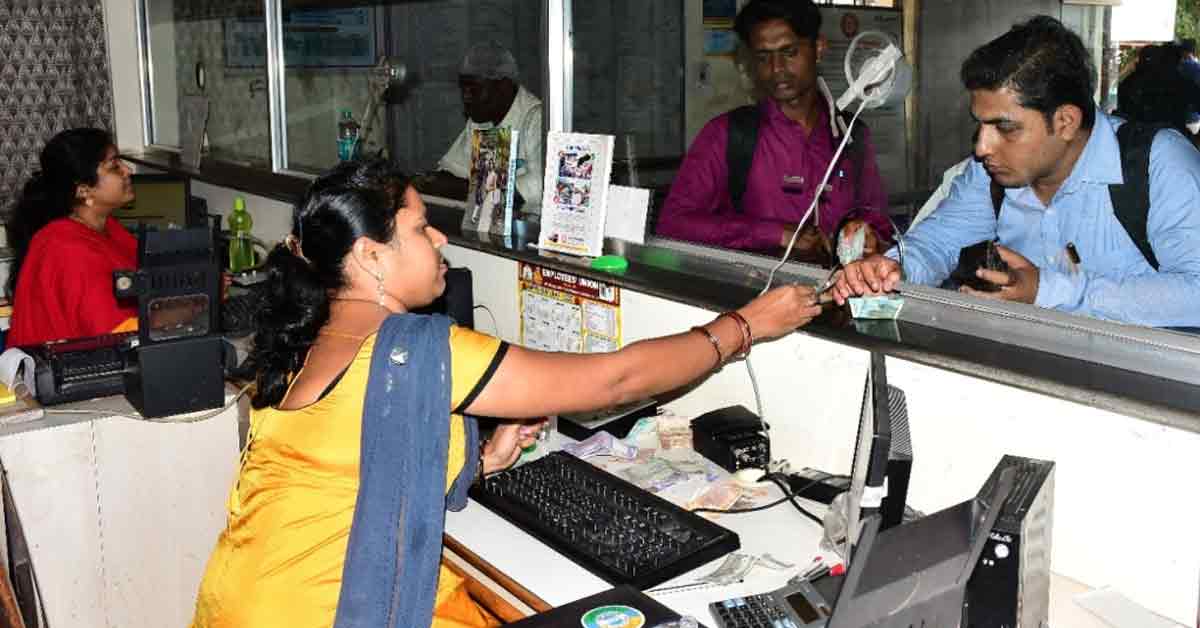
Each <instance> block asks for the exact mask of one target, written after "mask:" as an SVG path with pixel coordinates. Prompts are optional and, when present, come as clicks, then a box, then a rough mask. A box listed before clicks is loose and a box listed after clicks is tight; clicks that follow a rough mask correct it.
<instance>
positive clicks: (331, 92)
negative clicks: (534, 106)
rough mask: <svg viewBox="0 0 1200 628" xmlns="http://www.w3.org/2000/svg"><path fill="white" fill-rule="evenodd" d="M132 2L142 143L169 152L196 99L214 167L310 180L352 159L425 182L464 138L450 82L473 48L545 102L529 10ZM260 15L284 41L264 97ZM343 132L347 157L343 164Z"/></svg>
mask: <svg viewBox="0 0 1200 628" xmlns="http://www.w3.org/2000/svg"><path fill="white" fill-rule="evenodd" d="M143 1H144V3H145V4H144V13H145V19H146V31H145V32H146V40H147V41H146V46H145V49H146V51H147V57H148V61H149V63H148V67H150V68H152V69H151V71H150V72H149V73H148V76H147V81H148V87H149V89H148V90H147V91H148V92H149V93H151V94H152V97H151V98H150V110H151V118H152V120H153V128H154V130H153V132H152V134H151V137H152V141H151V143H153V144H159V145H164V146H179V145H180V144H181V135H182V133H183V129H184V127H183V126H182V124H181V118H182V117H183V116H184V114H185V111H184V106H185V105H186V103H187V102H188V101H189V100H190V99H194V98H193V97H197V96H202V97H203V98H205V99H206V100H207V106H208V112H209V113H208V132H207V147H208V148H207V150H208V152H207V153H206V155H207V156H209V157H212V158H216V159H219V160H221V161H226V162H232V163H235V164H239V165H246V166H251V167H256V168H263V169H268V170H269V169H272V168H274V169H276V170H281V171H284V172H288V173H299V174H315V173H319V172H322V171H324V170H326V169H328V168H329V167H331V166H333V165H334V164H335V163H337V162H338V160H339V159H340V158H343V157H346V156H349V155H357V156H373V155H378V154H382V155H385V156H387V157H390V158H391V159H393V160H395V161H396V162H397V163H398V164H399V165H400V167H401V168H403V169H405V170H407V171H410V172H423V171H431V170H434V169H435V168H436V167H437V165H438V162H439V160H441V159H442V157H443V156H445V154H446V152H447V151H448V150H449V149H450V147H451V145H452V144H453V143H454V141H455V140H456V138H457V137H458V136H459V134H460V133H461V132H462V130H463V128H464V123H465V120H466V118H465V116H464V107H463V98H462V92H461V90H460V86H459V71H460V69H461V65H462V62H463V58H464V55H465V54H466V52H467V51H468V50H469V49H470V47H471V46H472V45H473V44H476V43H478V42H482V41H495V42H498V43H499V44H500V45H501V46H503V47H505V48H507V49H508V50H510V51H511V52H512V54H513V56H514V57H515V61H516V66H517V67H518V69H519V83H520V85H521V86H522V87H523V88H524V89H525V90H527V91H528V93H529V94H530V95H531V96H533V97H535V98H538V99H541V98H542V95H543V93H544V90H543V88H542V76H543V68H544V67H545V58H546V53H545V49H546V46H545V42H544V41H543V36H542V23H543V22H544V17H543V7H542V5H541V3H539V2H524V1H517V0H509V1H505V2H494V1H493V2H485V1H482V0H469V1H465V2H464V1H453V0H431V1H424V0H422V1H415V0H414V1H405V0H391V1H381V2H376V3H369V2H350V3H347V2H333V1H329V2H320V1H315V0H267V1H265V2H263V1H255V2H248V1H247V2H236V3H217V4H213V3H207V2H202V1H200V0H143ZM264 7H266V8H267V9H266V10H264ZM276 7H277V8H276ZM268 13H270V14H271V15H275V14H277V15H278V16H279V18H278V20H279V25H280V28H279V32H280V33H281V35H282V37H281V41H280V44H279V46H278V50H279V51H280V53H279V54H280V55H281V57H282V63H281V64H280V65H281V68H282V72H281V76H282V79H281V83H280V84H281V85H282V87H281V88H279V89H277V90H276V89H270V88H271V86H270V85H269V84H268V74H267V67H268V64H269V63H270V64H278V62H277V61H276V59H275V57H273V56H272V54H273V52H274V50H276V48H275V47H272V46H269V45H268V22H272V23H273V21H272V20H268V19H267V15H268ZM198 77H202V78H198ZM201 85H202V86H201ZM276 93H278V95H279V97H278V98H277V101H278V102H277V107H278V109H279V111H280V116H279V123H278V126H277V130H276V131H275V132H274V133H272V131H271V128H272V123H271V116H270V104H271V101H272V99H275V98H276V96H275V95H276ZM346 122H350V123H352V124H346ZM539 126H540V125H539ZM350 128H353V134H354V135H355V136H356V137H355V139H356V145H355V148H354V150H353V152H351V153H349V154H347V153H345V152H344V151H343V152H342V153H341V154H340V153H339V138H341V139H343V140H344V139H345V138H346V135H347V134H348V131H347V129H350ZM539 143H540V138H539ZM273 151H274V154H273ZM273 157H274V159H275V161H274V162H273V161H272V158H273Z"/></svg>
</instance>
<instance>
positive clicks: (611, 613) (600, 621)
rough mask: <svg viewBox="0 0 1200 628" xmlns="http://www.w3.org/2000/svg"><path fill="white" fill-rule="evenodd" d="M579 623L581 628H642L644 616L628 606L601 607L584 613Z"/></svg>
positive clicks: (644, 623)
mask: <svg viewBox="0 0 1200 628" xmlns="http://www.w3.org/2000/svg"><path fill="white" fill-rule="evenodd" d="M579 623H580V624H582V625H583V628H642V627H643V626H645V625H646V616H645V615H643V614H642V611H639V610H638V609H636V608H631V607H629V606H620V605H612V606H601V607H599V608H593V609H592V610H590V611H588V612H586V613H584V614H583V617H582V618H580V620H579Z"/></svg>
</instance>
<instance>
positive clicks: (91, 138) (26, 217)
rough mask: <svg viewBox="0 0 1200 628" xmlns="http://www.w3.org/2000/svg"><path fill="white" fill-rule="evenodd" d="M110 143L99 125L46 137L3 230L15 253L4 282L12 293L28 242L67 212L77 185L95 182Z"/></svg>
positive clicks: (72, 203) (110, 139)
mask: <svg viewBox="0 0 1200 628" xmlns="http://www.w3.org/2000/svg"><path fill="white" fill-rule="evenodd" d="M112 145H113V141H112V135H110V134H109V133H108V131H105V130H103V129H89V128H80V129H68V130H66V131H63V132H61V133H59V134H58V135H55V136H54V137H52V138H50V141H49V142H46V147H45V148H43V149H42V153H41V155H40V156H39V157H38V162H39V163H40V165H41V170H39V171H38V172H35V173H34V174H33V176H32V177H30V178H29V181H27V182H26V183H25V187H24V189H23V190H22V191H21V196H20V197H19V198H18V199H17V202H16V205H14V206H13V210H12V214H11V215H10V217H9V220H8V224H7V225H5V230H6V231H7V234H8V245H9V246H11V247H12V248H13V252H14V254H15V257H14V259H13V263H12V269H11V271H10V273H9V275H8V283H7V284H6V285H5V286H4V289H5V290H6V291H7V293H8V296H9V297H12V296H13V294H14V293H15V292H16V289H17V277H18V276H19V275H20V274H21V265H22V264H24V263H25V256H26V255H27V254H28V253H29V243H30V242H32V241H33V236H34V235H35V234H37V232H38V231H39V230H41V228H42V227H45V226H46V225H47V224H49V223H50V222H51V221H52V220H57V219H59V218H66V217H67V216H69V215H71V210H72V209H73V208H74V207H75V204H76V203H77V202H78V199H77V198H76V196H75V192H76V189H77V188H78V187H79V186H80V185H96V179H97V176H96V170H97V169H98V168H99V167H100V162H102V161H104V157H105V155H106V154H107V153H108V149H109V148H110V147H111V146H112Z"/></svg>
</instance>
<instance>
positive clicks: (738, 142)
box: [725, 105, 758, 214]
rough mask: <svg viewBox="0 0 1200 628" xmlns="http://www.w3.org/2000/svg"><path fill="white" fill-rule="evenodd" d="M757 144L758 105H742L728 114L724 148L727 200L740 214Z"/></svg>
mask: <svg viewBox="0 0 1200 628" xmlns="http://www.w3.org/2000/svg"><path fill="white" fill-rule="evenodd" d="M757 144H758V105H744V106H741V107H738V108H737V109H734V110H733V111H730V112H729V140H728V143H727V144H726V146H725V165H726V168H727V170H728V180H729V198H730V199H731V200H732V201H733V211H735V212H737V213H739V214H740V213H742V197H744V196H745V195H746V182H747V181H749V179H750V166H751V165H753V163H754V147H755V146H756V145H757Z"/></svg>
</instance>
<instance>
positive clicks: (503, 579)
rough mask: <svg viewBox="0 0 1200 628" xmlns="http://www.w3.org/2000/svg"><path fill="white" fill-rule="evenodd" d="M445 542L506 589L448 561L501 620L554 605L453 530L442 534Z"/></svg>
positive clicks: (451, 550)
mask: <svg viewBox="0 0 1200 628" xmlns="http://www.w3.org/2000/svg"><path fill="white" fill-rule="evenodd" d="M442 542H443V545H444V547H445V551H446V552H447V553H449V554H452V555H453V556H455V557H457V558H458V559H460V560H461V561H463V562H464V563H466V564H467V565H469V566H470V567H472V568H473V569H475V570H477V571H478V572H479V573H480V574H482V575H483V576H484V577H485V578H487V579H488V580H490V581H491V582H493V583H495V585H496V586H498V587H500V588H501V589H503V593H502V592H500V591H495V590H493V589H492V587H490V586H488V584H487V583H485V582H482V581H481V580H480V579H479V578H476V577H475V576H474V575H472V574H469V573H464V572H463V571H464V570H463V569H462V566H461V565H457V564H455V563H454V562H453V561H450V560H448V561H446V563H447V565H448V566H449V567H450V569H451V571H454V572H455V573H457V574H458V575H460V576H463V577H464V578H466V579H467V580H468V591H469V592H470V593H471V596H472V597H473V598H475V599H476V601H478V602H480V603H481V604H482V605H483V606H485V607H486V608H487V609H488V610H489V611H491V612H492V613H494V614H496V615H497V616H498V617H499V618H500V619H501V620H503V621H505V622H511V621H516V620H518V619H522V618H523V617H525V616H526V614H528V611H532V612H534V613H543V612H546V611H548V610H550V609H551V608H553V607H552V606H550V605H549V604H547V603H546V601H545V600H543V599H542V598H540V597H538V596H537V595H534V594H533V593H532V592H531V591H530V590H529V589H526V588H525V587H523V586H521V585H520V584H518V583H517V582H516V581H515V580H513V579H512V578H510V577H508V576H507V575H506V574H504V573H503V572H501V571H500V570H499V569H496V567H495V566H493V565H492V564H491V563H489V562H487V561H486V560H484V559H482V558H480V557H479V555H478V554H476V553H475V552H472V551H471V550H470V549H468V548H467V546H465V545H463V544H462V543H460V542H459V541H458V540H456V539H455V538H454V537H452V536H450V535H449V534H443V535H442ZM504 593H507V594H508V595H509V596H512V597H513V598H515V599H516V601H518V602H520V604H523V605H524V606H526V607H527V608H528V610H525V609H520V608H517V607H515V606H514V605H512V604H510V603H509V602H508V600H505V599H504Z"/></svg>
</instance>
